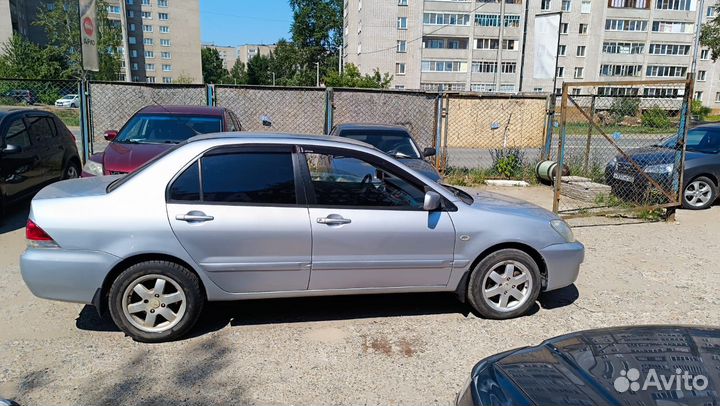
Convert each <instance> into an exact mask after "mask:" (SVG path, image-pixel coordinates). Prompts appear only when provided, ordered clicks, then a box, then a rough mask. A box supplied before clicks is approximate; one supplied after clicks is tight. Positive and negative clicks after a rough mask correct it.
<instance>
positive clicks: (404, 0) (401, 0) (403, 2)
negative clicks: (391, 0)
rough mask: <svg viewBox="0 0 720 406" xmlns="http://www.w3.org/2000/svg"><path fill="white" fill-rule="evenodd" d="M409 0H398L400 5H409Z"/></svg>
mask: <svg viewBox="0 0 720 406" xmlns="http://www.w3.org/2000/svg"><path fill="white" fill-rule="evenodd" d="M407 5H408V0H398V6H407Z"/></svg>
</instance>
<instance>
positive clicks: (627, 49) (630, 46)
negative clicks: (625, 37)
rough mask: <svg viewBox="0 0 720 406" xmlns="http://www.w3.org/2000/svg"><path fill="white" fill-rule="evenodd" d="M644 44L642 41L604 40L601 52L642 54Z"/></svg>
mask: <svg viewBox="0 0 720 406" xmlns="http://www.w3.org/2000/svg"><path fill="white" fill-rule="evenodd" d="M644 49H645V44H643V43H642V42H604V43H603V52H604V53H606V54H642V53H643V50H644Z"/></svg>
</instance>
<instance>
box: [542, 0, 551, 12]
mask: <svg viewBox="0 0 720 406" xmlns="http://www.w3.org/2000/svg"><path fill="white" fill-rule="evenodd" d="M550 3H551V2H550V0H541V1H540V10H550V6H551V4H550Z"/></svg>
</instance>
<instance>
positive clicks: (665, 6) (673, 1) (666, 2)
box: [655, 0, 696, 11]
mask: <svg viewBox="0 0 720 406" xmlns="http://www.w3.org/2000/svg"><path fill="white" fill-rule="evenodd" d="M695 1H696V0H655V8H656V9H659V10H684V11H690V10H694V9H695V5H694V4H693V3H695Z"/></svg>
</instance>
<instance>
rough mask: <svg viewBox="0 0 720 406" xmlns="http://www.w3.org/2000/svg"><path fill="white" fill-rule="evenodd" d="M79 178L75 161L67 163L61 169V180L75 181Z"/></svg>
mask: <svg viewBox="0 0 720 406" xmlns="http://www.w3.org/2000/svg"><path fill="white" fill-rule="evenodd" d="M79 177H80V165H78V163H77V162H75V161H70V162H68V164H67V165H65V169H63V173H62V180H66V179H77V178H79Z"/></svg>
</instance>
